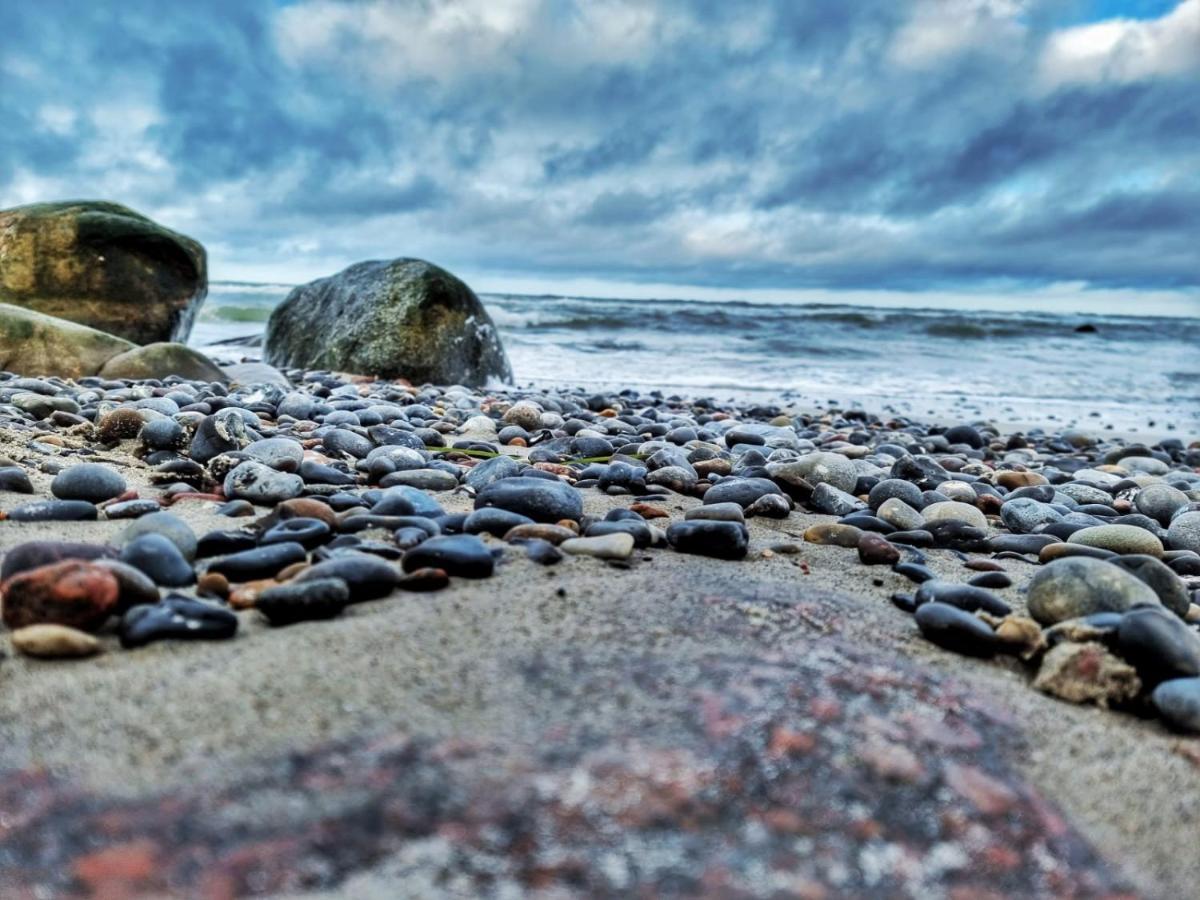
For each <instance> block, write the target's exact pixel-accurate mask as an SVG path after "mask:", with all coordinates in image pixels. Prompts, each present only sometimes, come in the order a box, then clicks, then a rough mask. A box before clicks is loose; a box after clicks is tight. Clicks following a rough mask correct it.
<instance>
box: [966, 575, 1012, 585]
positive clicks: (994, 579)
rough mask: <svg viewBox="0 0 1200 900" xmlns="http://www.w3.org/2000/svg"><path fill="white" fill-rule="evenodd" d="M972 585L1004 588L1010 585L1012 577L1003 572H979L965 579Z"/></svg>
mask: <svg viewBox="0 0 1200 900" xmlns="http://www.w3.org/2000/svg"><path fill="white" fill-rule="evenodd" d="M967 584H969V585H971V586H972V587H980V588H1006V587H1011V586H1012V579H1011V578H1009V577H1008V576H1007V575H1006V574H1004V573H1003V572H980V573H979V574H978V575H976V576H974V577H973V578H971V579H969V580H968V581H967Z"/></svg>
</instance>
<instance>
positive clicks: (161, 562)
mask: <svg viewBox="0 0 1200 900" xmlns="http://www.w3.org/2000/svg"><path fill="white" fill-rule="evenodd" d="M121 562H123V563H125V564H126V565H129V566H132V567H133V568H135V569H137V570H138V571H139V572H142V573H143V574H145V575H147V576H149V577H150V578H151V579H153V581H154V583H155V584H158V585H162V586H163V587H186V586H187V585H189V584H191V583H192V582H194V581H195V580H196V574H195V573H194V572H193V571H192V567H191V565H190V564H189V563H188V561H187V560H186V559H184V557H183V554H182V553H180V552H179V548H178V547H176V546H175V545H174V544H173V543H171V541H169V540H168V539H167V538H165V537H163V536H162V535H161V534H142V535H139V536H138V537H136V538H134V539H133V540H132V541H130V542H129V543H128V544H126V545H125V546H124V547H123V548H122V549H121Z"/></svg>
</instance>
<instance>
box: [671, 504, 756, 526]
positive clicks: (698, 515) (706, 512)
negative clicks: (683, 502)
mask: <svg viewBox="0 0 1200 900" xmlns="http://www.w3.org/2000/svg"><path fill="white" fill-rule="evenodd" d="M683 518H684V520H685V521H688V522H691V521H693V520H694V519H709V520H711V521H714V522H737V523H738V524H742V523H744V522H745V521H746V514H745V512H744V511H743V510H742V507H741V506H740V505H739V504H737V503H706V504H704V505H703V506H694V507H692V508H691V509H689V510H688V511H687V512H685V513H684V514H683Z"/></svg>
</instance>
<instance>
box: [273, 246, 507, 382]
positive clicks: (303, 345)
mask: <svg viewBox="0 0 1200 900" xmlns="http://www.w3.org/2000/svg"><path fill="white" fill-rule="evenodd" d="M265 358H266V361H267V362H268V363H270V364H272V365H275V366H280V367H296V368H309V369H330V370H334V371H340V372H351V373H355V374H360V375H375V376H378V377H381V378H407V379H408V380H409V381H412V382H413V383H416V384H420V383H423V382H435V383H438V384H464V385H469V386H479V385H482V384H483V383H484V382H486V381H487V379H488V378H490V377H496V378H500V379H505V380H508V379H511V378H512V369H511V368H510V366H509V363H508V358H507V357H506V356H505V354H504V348H503V347H501V345H500V338H499V337H498V335H497V334H496V328H495V326H494V325H493V324H492V320H491V318H490V317H489V316H488V314H487V312H486V311H485V310H484V308H483V304H482V303H480V302H479V298H478V297H476V296H475V294H474V292H473V291H472V290H471V289H470V288H469V287H467V286H466V285H465V284H464V283H463V282H462V281H460V280H459V279H457V278H455V277H454V276H453V275H451V274H450V273H449V272H447V271H446V270H445V269H440V268H438V267H437V266H435V265H432V264H430V263H427V262H423V261H422V260H418V259H395V260H391V261H390V262H382V261H375V262H361V263H356V264H355V265H353V266H350V268H348V269H345V270H343V271H342V272H339V273H338V274H336V275H332V276H330V277H329V278H322V279H319V280H317V281H313V282H310V283H309V284H305V285H301V286H300V287H297V288H296V289H294V290H293V291H292V292H291V293H290V294H288V296H287V299H286V300H284V301H283V303H282V304H280V305H279V306H278V307H277V308H276V309H275V311H274V312H273V313H272V314H271V319H270V322H268V324H267V336H266V341H265Z"/></svg>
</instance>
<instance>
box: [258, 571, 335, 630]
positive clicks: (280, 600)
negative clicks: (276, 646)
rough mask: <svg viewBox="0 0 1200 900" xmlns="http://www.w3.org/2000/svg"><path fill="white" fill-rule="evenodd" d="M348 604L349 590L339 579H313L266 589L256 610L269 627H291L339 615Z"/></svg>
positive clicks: (261, 594) (259, 597) (259, 596)
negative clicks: (269, 624) (298, 623)
mask: <svg viewBox="0 0 1200 900" xmlns="http://www.w3.org/2000/svg"><path fill="white" fill-rule="evenodd" d="M349 602H350V588H349V587H347V585H346V582H344V581H342V580H341V579H340V578H314V579H311V580H309V581H295V582H292V583H291V584H281V585H279V586H278V587H272V588H267V589H266V590H265V591H263V592H262V593H260V594H259V595H258V598H257V599H256V600H255V603H254V606H255V608H256V609H257V610H258V611H259V612H260V613H262V614H263V616H265V617H266V619H267V621H268V622H270V623H271V624H272V625H276V626H279V625H293V624H295V623H296V622H306V621H313V620H318V619H332V618H333V617H334V616H338V615H341V613H342V610H344V609H345V608H346V604H348V603H349Z"/></svg>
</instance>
